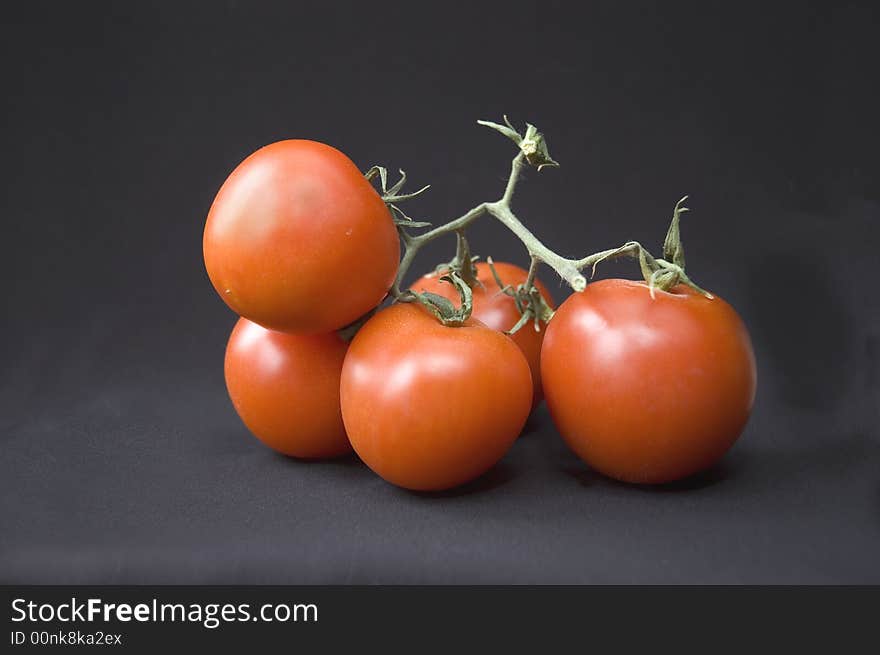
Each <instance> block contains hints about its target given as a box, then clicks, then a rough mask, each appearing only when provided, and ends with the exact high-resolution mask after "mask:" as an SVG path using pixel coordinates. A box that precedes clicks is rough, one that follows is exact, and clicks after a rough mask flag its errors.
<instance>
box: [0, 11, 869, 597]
mask: <svg viewBox="0 0 880 655" xmlns="http://www.w3.org/2000/svg"><path fill="white" fill-rule="evenodd" d="M713 4H714V3H699V4H692V5H689V6H685V5H681V4H670V3H656V6H655V5H654V3H615V2H608V3H594V2H584V3H574V2H571V3H556V2H549V1H546V0H545V1H544V2H508V3H503V4H502V3H497V4H496V3H493V4H488V3H481V2H469V3H449V2H447V3H437V4H433V3H421V2H410V3H406V4H400V5H395V4H393V3H389V2H376V3H363V2H361V3H357V4H355V3H342V2H315V3H312V2H293V1H291V2H278V3H262V2H259V3H251V2H247V3H246V2H232V1H230V2H225V3H219V2H218V3H209V2H204V3H189V2H166V3H158V4H154V3H133V2H128V3H110V2H80V3H65V2H55V3H44V2H27V3H24V2H22V3H6V4H4V6H3V8H2V10H0V11H2V21H0V23H2V28H0V29H2V34H0V49H2V56H0V67H2V90H3V96H4V99H3V111H4V113H5V117H4V118H5V120H4V121H3V127H2V130H0V166H2V180H3V185H2V206H0V207H2V221H3V235H2V243H3V249H2V258H0V267H2V280H3V286H2V294H0V297H2V303H3V306H4V312H3V322H2V331H3V332H2V337H3V338H2V340H0V344H2V345H0V348H2V350H0V357H2V360H0V361H2V366H0V385H2V386H0V391H2V393H0V439H2V441H0V446H2V450H0V452H2V459H0V520H2V525H0V580H2V581H4V582H84V581H89V582H257V583H262V582H279V583H284V582H291V583H298V582H332V583H360V582H386V583H392V582H562V583H567V582H698V583H702V582H721V583H728V582H736V583H738V582H789V583H790V582H820V583H821V582H880V560H878V558H877V553H878V552H880V438H878V433H877V429H876V423H877V419H878V410H877V399H878V385H880V373H878V352H880V341H878V334H880V331H878V330H880V329H878V319H880V313H878V303H877V291H876V289H877V279H878V277H877V254H876V249H877V245H878V238H877V227H878V220H880V187H878V184H877V179H878V173H880V163H878V157H877V153H878V145H880V143H878V137H877V116H878V113H880V101H878V93H877V81H876V70H877V63H878V61H880V58H878V54H880V51H878V48H877V46H876V35H877V29H878V26H880V25H878V20H877V18H878V15H877V11H876V10H874V9H872V8H870V4H868V3H865V4H864V5H850V4H847V3H828V4H827V5H824V6H818V5H815V4H812V3H806V2H802V3H797V4H796V5H792V6H791V7H788V8H785V7H783V6H782V5H778V4H777V5H773V4H771V3H761V4H760V5H755V6H752V7H749V6H746V5H744V4H743V3H729V4H728V5H726V6H710V5H713ZM503 113H507V114H509V115H510V117H511V118H512V119H513V120H514V121H516V122H517V123H519V124H521V123H523V122H524V121H526V120H528V121H531V122H533V123H535V124H537V125H538V126H539V127H540V128H542V129H543V130H544V131H545V133H546V134H547V137H548V141H549V144H550V148H551V152H552V154H553V156H554V157H555V158H556V159H557V160H558V161H559V162H561V164H562V167H561V168H560V169H558V170H548V171H545V172H542V173H540V174H537V173H534V172H531V173H529V174H528V175H527V177H526V179H525V180H524V183H523V185H522V187H521V190H520V192H519V193H518V196H517V199H516V210H517V211H518V213H519V214H520V215H521V217H522V218H523V219H524V220H525V221H526V222H527V224H528V225H529V226H531V227H532V228H533V229H534V230H535V231H537V232H538V233H539V234H540V235H541V236H542V238H543V239H544V240H545V242H546V243H547V244H548V245H550V246H551V247H554V248H556V249H558V250H560V251H561V252H563V253H565V254H570V255H576V254H577V255H580V254H583V253H586V252H592V251H595V250H598V249H600V248H603V247H608V246H611V245H616V244H619V243H622V242H623V241H625V240H627V239H631V238H634V239H638V240H640V241H642V242H643V243H646V244H649V245H650V246H652V248H653V249H655V250H657V249H658V246H659V243H660V242H661V241H662V238H663V235H664V233H665V229H666V225H667V221H668V218H669V216H670V212H671V209H672V206H673V204H674V202H675V201H676V200H677V199H678V198H679V197H680V196H681V195H683V194H684V193H690V194H691V202H690V206H691V208H692V210H693V211H692V213H690V214H688V215H687V216H686V217H685V219H684V227H683V233H684V238H685V245H686V248H687V251H688V264H689V269H688V270H689V272H690V273H691V274H692V275H693V276H694V278H695V279H696V280H698V281H699V282H700V283H701V284H702V285H703V286H704V287H707V288H709V289H712V290H714V291H717V292H718V293H720V294H721V295H723V296H725V297H726V298H727V299H728V300H729V301H730V302H731V303H732V304H733V305H734V306H735V307H737V308H738V309H739V311H740V312H741V314H742V316H743V318H744V319H745V321H746V323H747V324H748V326H749V328H750V330H751V332H752V335H753V339H754V342H755V348H756V353H757V358H758V367H759V385H758V386H759V388H758V397H757V402H756V406H755V413H754V415H753V419H752V421H751V423H750V424H749V427H748V428H747V430H746V432H745V434H744V435H743V437H742V439H741V440H740V442H739V443H738V444H737V446H736V447H735V448H734V450H733V451H732V452H731V453H730V454H729V455H728V457H726V458H725V460H724V461H723V463H722V464H721V465H719V466H718V467H716V469H714V470H713V471H710V472H709V473H708V474H706V475H703V476H699V477H698V478H696V479H694V480H691V481H688V482H685V483H681V484H677V485H672V486H670V487H665V488H662V489H642V488H636V487H631V486H626V485H621V484H617V483H613V482H610V481H608V480H605V479H603V478H601V477H599V476H597V475H595V474H593V473H591V472H589V471H588V469H587V468H586V467H585V466H584V465H583V464H581V463H580V462H579V461H578V460H577V459H575V458H574V457H573V456H572V455H571V454H569V453H568V452H567V450H566V449H565V447H564V446H563V445H562V443H561V441H560V439H559V437H558V435H557V434H556V432H555V430H554V428H553V426H552V424H551V423H550V420H549V417H548V416H547V414H546V410H544V409H543V408H542V409H540V410H539V411H538V412H537V414H536V416H534V417H533V418H532V419H531V420H530V423H529V426H528V430H527V433H526V434H525V435H524V436H523V437H522V438H521V439H520V441H519V442H518V443H517V444H516V446H515V447H514V448H513V450H512V451H511V453H510V454H509V455H508V456H507V457H506V458H505V460H504V461H503V462H502V463H501V464H500V465H499V466H497V467H496V468H495V469H493V470H492V471H491V472H490V473H489V474H487V475H486V476H485V477H484V478H482V479H480V480H478V481H477V482H475V483H473V484H471V485H469V486H467V487H465V488H464V489H462V490H458V491H455V492H449V493H446V494H437V495H418V494H412V493H408V492H405V491H402V490H399V489H396V488H393V487H391V486H389V485H387V484H385V483H384V482H382V481H381V480H380V479H379V478H377V477H375V476H374V475H372V474H371V473H370V472H369V471H368V470H366V469H365V468H364V467H363V466H362V465H360V464H359V463H358V462H357V461H356V460H354V459H352V460H347V461H339V462H331V463H313V464H305V463H300V462H294V461H290V460H286V459H284V458H283V457H280V456H277V455H274V454H273V453H271V452H269V451H268V450H266V449H265V448H263V447H261V446H260V444H259V443H258V442H256V440H255V439H253V438H252V437H250V436H249V435H248V434H247V432H246V431H245V429H244V428H243V427H242V425H241V424H240V423H239V421H238V419H237V418H236V416H235V414H234V412H233V411H232V409H231V407H230V405H229V403H228V400H227V397H226V394H225V389H224V385H223V377H222V357H223V349H224V345H225V340H226V337H227V335H228V333H229V330H230V329H231V327H232V325H233V322H234V316H233V315H232V314H231V313H230V312H229V311H228V310H227V309H226V307H225V306H224V305H223V304H222V302H221V301H220V300H219V299H218V298H217V296H216V294H215V293H214V292H213V290H212V288H211V286H210V284H209V282H208V280H207V277H206V275H205V273H204V269H203V265H202V258H201V233H202V228H203V222H204V217H205V215H206V212H207V210H208V207H209V206H210V203H211V200H212V198H213V195H214V193H215V192H216V190H217V189H218V187H219V186H220V184H221V183H222V181H223V180H224V178H225V176H226V175H227V174H228V173H229V171H230V170H231V169H232V168H233V167H234V166H235V165H236V164H237V163H238V162H239V161H240V160H241V159H242V158H244V157H245V156H246V155H247V154H249V153H250V152H251V151H253V150H254V149H256V148H257V147H259V146H261V145H264V144H266V143H268V142H271V141H275V140H278V139H281V138H286V137H305V138H312V139H317V140H321V141H326V142H328V143H330V144H333V145H335V146H337V147H339V148H341V149H343V150H344V151H345V152H346V153H347V154H348V155H349V156H350V157H351V158H352V159H353V160H354V161H355V162H356V163H357V164H358V165H359V166H361V167H362V168H364V169H365V168H366V167H368V166H369V165H370V164H373V163H377V162H379V163H384V164H386V165H388V166H389V167H394V168H396V167H403V168H405V169H406V170H407V171H408V172H409V173H410V175H411V176H412V178H413V180H414V182H416V183H426V182H430V183H431V184H432V185H433V188H432V189H431V191H430V192H429V193H428V194H426V195H425V196H424V197H423V198H422V199H420V200H417V201H414V202H413V203H411V204H410V205H409V209H410V210H411V212H412V213H413V215H415V216H416V217H417V218H426V219H428V220H433V221H435V222H439V221H442V220H444V219H447V218H449V217H452V216H455V215H458V214H459V213H461V212H462V211H464V210H465V209H467V208H469V207H471V206H472V205H474V204H476V203H477V202H480V201H482V200H486V199H494V198H496V197H497V196H499V195H500V192H501V188H502V185H503V182H504V179H505V177H506V175H507V171H508V164H509V159H510V157H511V156H512V154H513V149H512V148H513V147H512V144H510V143H509V142H507V141H506V140H504V139H503V138H502V137H500V136H498V135H495V134H494V133H491V132H489V131H487V130H486V129H484V128H480V127H478V126H477V125H476V124H475V120H476V119H478V118H486V119H494V120H498V119H500V117H501V115H502V114H503ZM472 233H473V239H472V241H473V244H472V245H473V247H474V250H475V251H477V252H479V253H480V254H482V255H484V256H485V255H493V256H494V257H496V258H497V259H510V258H514V260H515V261H523V257H522V252H521V248H520V246H519V244H518V243H517V242H516V241H515V240H514V239H513V238H512V237H511V236H510V235H509V234H507V233H505V232H504V230H503V228H501V227H500V226H499V225H498V224H495V223H493V222H492V221H490V220H489V219H484V220H483V221H482V222H481V223H480V224H478V225H477V226H476V227H475V228H474V229H473V231H472ZM450 254H451V244H449V243H448V242H444V243H442V244H439V245H438V247H437V248H435V249H433V250H431V251H429V252H426V253H425V254H424V255H422V256H421V258H420V259H419V264H418V265H417V266H416V269H418V268H422V269H427V268H429V267H432V266H433V265H434V264H435V263H436V262H437V261H438V260H439V259H441V258H443V259H446V258H448V256H449V255H450ZM413 272H415V270H414V271H413ZM603 273H604V274H605V275H609V274H611V275H628V276H632V275H636V274H637V269H636V267H635V266H634V265H633V264H632V263H621V264H614V265H610V266H608V267H607V268H606V269H605V270H604V271H603ZM547 276H548V274H547V272H546V271H545V277H547ZM551 282H554V284H555V281H552V280H551ZM554 288H556V289H558V291H557V296H558V297H560V298H561V297H562V296H563V295H564V293H565V291H564V290H563V289H562V288H561V287H559V286H555V287H554Z"/></svg>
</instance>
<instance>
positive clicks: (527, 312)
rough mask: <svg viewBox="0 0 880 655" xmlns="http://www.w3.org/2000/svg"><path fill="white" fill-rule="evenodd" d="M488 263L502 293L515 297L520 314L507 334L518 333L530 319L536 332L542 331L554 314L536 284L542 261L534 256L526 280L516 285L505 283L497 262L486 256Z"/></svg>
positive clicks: (514, 300)
mask: <svg viewBox="0 0 880 655" xmlns="http://www.w3.org/2000/svg"><path fill="white" fill-rule="evenodd" d="M486 263H487V264H488V265H489V270H490V271H492V277H494V278H495V283H496V284H497V285H498V288H499V289H501V293H503V294H505V295H508V296H510V297H511V298H513V302H514V303H515V304H516V309H517V311H518V312H519V314H520V318H519V320H518V321H517V322H516V324H515V325H514V326H513V327H512V328H510V329H509V330H508V331H507V332H505V334H507V335H512V334H516V333H517V332H519V331H520V330H521V329H522V328H523V327H524V326H525V325H526V324H527V323H528V322H529V321H532V323H533V326H534V329H535V332H540V331H541V324H542V323H544V324H546V323H547V322H548V321H549V320H550V319H551V318H553V314H554V311H553V308H552V307H550V305H549V304H548V303H547V301H546V300H545V299H544V296H543V295H542V294H541V290H540V289H539V288H538V287H537V286H535V273H536V272H537V270H538V265H539V264H540V261H539V260H538V259H537V258H535V257H533V258H532V262H531V264H530V266H529V274H528V277H526V281H525V282H523V283H522V284H520V285H517V286H516V287H513V286H511V285H509V284H505V283H504V282H503V281H502V280H501V276H500V275H499V274H498V271H497V270H496V268H495V262H494V261H492V258H491V257H487V258H486Z"/></svg>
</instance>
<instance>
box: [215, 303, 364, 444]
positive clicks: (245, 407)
mask: <svg viewBox="0 0 880 655" xmlns="http://www.w3.org/2000/svg"><path fill="white" fill-rule="evenodd" d="M347 346H348V344H347V343H346V342H345V341H343V340H342V339H341V338H340V337H339V336H338V335H337V334H336V333H333V332H331V333H328V334H319V335H303V334H286V333H283V332H274V331H272V330H267V329H266V328H264V327H261V326H260V325H257V324H256V323H253V322H251V321H249V320H247V319H245V318H241V319H239V320H238V322H237V323H236V324H235V328H233V330H232V334H231V335H230V337H229V343H228V345H227V347H226V361H225V365H224V372H225V377H226V388H227V390H228V391H229V397H230V399H231V400H232V404H233V406H234V407H235V411H236V412H238V415H239V417H241V420H242V421H243V422H244V424H245V425H246V426H247V428H248V429H249V430H250V431H251V432H252V433H253V434H254V436H256V437H257V438H258V439H259V440H260V441H262V442H263V443H264V444H266V445H267V446H269V447H270V448H272V449H274V450H276V451H278V452H280V453H283V454H285V455H290V456H293V457H300V458H304V459H316V458H325V457H337V456H339V455H345V454H347V453H350V452H351V445H350V444H349V442H348V437H346V435H345V427H344V426H343V424H342V413H341V410H340V407H339V379H340V376H341V374H342V363H343V360H344V359H345V352H346V349H347Z"/></svg>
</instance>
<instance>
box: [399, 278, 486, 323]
mask: <svg viewBox="0 0 880 655" xmlns="http://www.w3.org/2000/svg"><path fill="white" fill-rule="evenodd" d="M440 280H441V281H442V282H448V283H449V284H452V285H453V286H454V287H455V288H456V290H457V291H458V294H459V297H460V298H461V304H460V306H458V307H456V306H455V303H453V302H452V301H451V300H449V298H444V297H443V296H441V295H439V294H436V293H431V292H430V291H421V292H415V291H412V290H409V291H404V292H403V293H401V294H400V296H399V297H398V299H397V300H398V302H417V303H419V304H420V305H422V306H423V307H425V308H426V309H427V310H428V311H429V312H431V313H432V314H433V315H434V316H435V317H436V318H437V320H438V321H440V322H441V323H442V324H443V325H445V326H447V327H461V326H462V325H464V324H465V322H467V320H468V319H469V318H470V317H471V313H472V312H473V309H474V302H473V292H472V291H471V287H470V285H469V284H468V283H467V282H465V281H464V279H463V278H462V277H461V275H459V274H458V272H457V271H454V270H449V271H448V272H447V273H446V274H445V275H443V276H442V277H441V278H440Z"/></svg>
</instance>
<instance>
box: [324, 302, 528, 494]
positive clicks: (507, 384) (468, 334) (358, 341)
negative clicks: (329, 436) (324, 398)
mask: <svg viewBox="0 0 880 655" xmlns="http://www.w3.org/2000/svg"><path fill="white" fill-rule="evenodd" d="M340 389H341V399H342V417H343V420H344V421H345V428H346V430H347V431H348V435H349V438H350V439H351V444H352V446H354V449H355V451H356V452H357V454H358V455H359V456H360V458H361V459H362V460H363V461H364V463H366V465H367V466H369V467H370V468H371V469H373V471H375V472H376V473H378V474H379V475H380V476H381V477H383V478H384V479H385V480H387V481H388V482H391V483H393V484H396V485H399V486H401V487H406V488H408V489H416V490H440V489H448V488H450V487H454V486H456V485H459V484H462V483H465V482H468V481H469V480H473V479H474V478H476V477H478V476H479V475H481V474H483V473H484V472H485V471H487V470H488V469H489V468H491V467H492V465H493V464H495V463H496V462H497V461H498V460H499V459H501V457H502V456H503V455H504V453H505V452H507V450H508V448H510V446H511V444H512V443H513V442H514V441H515V440H516V437H517V436H518V435H519V433H520V431H521V430H522V428H523V425H524V424H525V421H526V418H527V417H528V414H529V408H530V405H531V400H532V380H531V376H530V374H529V367H528V364H527V363H526V360H525V358H524V357H523V355H522V353H521V352H520V351H519V349H518V348H517V347H516V345H515V344H514V343H513V342H512V341H511V340H510V339H508V338H507V337H506V336H504V335H503V334H501V333H499V332H496V331H494V330H491V329H489V328H487V327H486V326H485V325H483V324H482V323H480V322H479V321H477V320H476V319H473V318H471V319H470V320H468V321H467V322H466V323H465V325H463V326H461V327H447V326H444V325H442V324H441V323H440V322H439V321H437V320H436V319H435V318H434V317H433V316H432V315H431V314H430V313H429V312H428V311H427V310H426V309H425V308H424V307H422V306H421V305H418V304H414V303H401V304H397V305H392V306H391V307H388V308H387V309H384V310H382V311H380V312H379V313H377V314H376V315H375V316H373V317H372V318H371V319H370V320H369V321H367V323H365V324H364V326H363V327H362V328H361V329H360V331H359V332H358V333H357V335H356V336H355V338H354V340H352V342H351V346H350V347H349V350H348V355H347V356H346V358H345V365H344V366H343V368H342V383H341V387H340Z"/></svg>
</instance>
